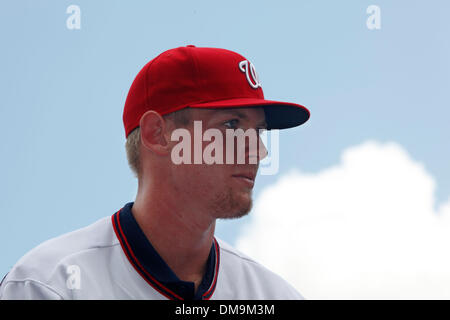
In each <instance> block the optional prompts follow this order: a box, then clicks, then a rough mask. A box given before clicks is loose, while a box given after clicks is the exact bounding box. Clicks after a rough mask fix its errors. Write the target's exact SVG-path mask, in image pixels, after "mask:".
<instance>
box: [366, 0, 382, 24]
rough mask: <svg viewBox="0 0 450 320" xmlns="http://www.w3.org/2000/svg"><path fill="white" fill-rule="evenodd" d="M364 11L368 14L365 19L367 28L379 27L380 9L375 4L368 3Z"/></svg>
mask: <svg viewBox="0 0 450 320" xmlns="http://www.w3.org/2000/svg"><path fill="white" fill-rule="evenodd" d="M366 13H367V14H370V16H369V17H368V18H367V20H366V26H367V29H369V30H380V29H381V9H380V7H379V6H377V5H374V4H372V5H370V6H368V7H367V9H366Z"/></svg>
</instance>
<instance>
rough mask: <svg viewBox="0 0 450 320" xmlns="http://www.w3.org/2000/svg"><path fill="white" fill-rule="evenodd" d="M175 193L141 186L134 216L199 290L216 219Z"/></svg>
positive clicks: (181, 274) (183, 277)
mask: <svg viewBox="0 0 450 320" xmlns="http://www.w3.org/2000/svg"><path fill="white" fill-rule="evenodd" d="M173 193H174V192H173V190H172V192H169V191H165V190H161V186H158V188H152V187H151V186H143V185H141V184H139V190H138V193H137V196H136V201H135V202H134V205H133V208H132V212H133V216H134V217H135V219H136V221H137V223H138V224H139V226H140V228H141V229H142V231H143V232H144V234H145V235H146V237H147V239H148V240H149V241H150V242H151V244H152V245H153V247H154V248H155V249H156V251H157V252H158V253H159V255H160V256H161V257H162V258H163V259H164V261H165V262H166V263H167V265H168V266H169V267H170V268H171V269H172V271H173V272H174V273H175V274H176V275H177V276H178V278H180V279H181V280H183V281H191V282H194V283H195V288H197V287H198V285H199V284H200V282H201V280H202V278H203V275H204V273H205V268H206V261H207V259H208V256H209V252H210V249H211V245H212V243H213V237H214V229H215V219H213V218H209V216H208V214H207V213H205V212H201V210H199V209H198V208H195V207H193V206H189V203H191V202H188V201H184V200H183V199H182V196H181V195H176V194H175V195H174V194H173Z"/></svg>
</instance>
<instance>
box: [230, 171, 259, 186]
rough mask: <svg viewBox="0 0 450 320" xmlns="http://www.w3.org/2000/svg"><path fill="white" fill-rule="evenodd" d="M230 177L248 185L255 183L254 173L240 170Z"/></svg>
mask: <svg viewBox="0 0 450 320" xmlns="http://www.w3.org/2000/svg"><path fill="white" fill-rule="evenodd" d="M232 177H233V178H237V179H239V180H240V181H241V182H242V183H244V184H246V185H247V186H249V187H253V185H254V184H255V177H256V173H253V172H242V173H237V174H233V175H232Z"/></svg>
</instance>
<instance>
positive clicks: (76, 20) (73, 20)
mask: <svg viewBox="0 0 450 320" xmlns="http://www.w3.org/2000/svg"><path fill="white" fill-rule="evenodd" d="M66 13H67V14H70V16H69V17H68V18H67V20H66V27H67V29H69V30H80V29H81V9H80V7H79V6H77V5H75V4H71V5H70V6H68V7H67V9H66Z"/></svg>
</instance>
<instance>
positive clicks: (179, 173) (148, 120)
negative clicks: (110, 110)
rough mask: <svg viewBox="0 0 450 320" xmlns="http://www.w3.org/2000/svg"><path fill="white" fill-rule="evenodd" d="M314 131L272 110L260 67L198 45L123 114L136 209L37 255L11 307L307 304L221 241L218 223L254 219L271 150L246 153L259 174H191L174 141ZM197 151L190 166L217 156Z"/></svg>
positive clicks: (17, 278) (142, 83) (240, 168)
mask: <svg viewBox="0 0 450 320" xmlns="http://www.w3.org/2000/svg"><path fill="white" fill-rule="evenodd" d="M308 119H309V111H308V110H307V109H306V108H305V107H303V106H301V105H298V104H294V103H288V102H279V101H271V100H265V99H264V95H263V90H262V87H261V82H260V80H259V78H258V75H257V73H256V70H255V67H254V65H253V64H252V63H251V62H250V61H249V60H247V59H246V58H245V57H243V56H242V55H240V54H238V53H235V52H233V51H229V50H225V49H220V48H205V47H195V46H193V45H188V46H185V47H178V48H175V49H171V50H168V51H165V52H163V53H161V54H160V55H159V56H157V57H156V58H154V59H153V60H151V61H150V62H148V63H147V64H146V65H145V66H144V67H143V68H142V70H141V71H140V72H139V73H138V75H137V76H136V78H135V80H134V82H133V83H132V85H131V88H130V90H129V93H128V96H127V99H126V102H125V107H124V112H123V122H124V126H125V135H126V138H127V141H126V151H127V157H128V161H129V164H130V167H131V169H132V170H133V171H134V173H135V175H136V177H137V179H138V191H137V195H136V199H135V201H134V202H130V203H127V204H125V205H124V206H123V207H122V208H120V209H118V210H117V212H114V213H110V214H109V215H108V216H106V217H105V218H103V219H101V220H99V221H97V222H95V223H93V224H92V225H89V226H87V227H85V228H82V229H79V230H76V231H73V232H70V233H68V234H64V235H62V236H59V237H57V238H54V239H51V240H48V241H46V242H44V243H42V244H41V245H39V246H38V247H36V248H34V249H33V250H31V251H30V252H28V253H27V254H26V255H25V256H23V257H22V258H21V259H20V260H19V261H18V262H17V263H16V264H15V265H14V267H13V268H12V269H11V270H10V272H9V273H8V274H7V275H6V277H5V278H4V279H3V281H2V283H1V285H0V298H1V299H172V300H207V299H302V296H301V295H300V294H299V293H298V292H297V291H296V290H295V289H294V288H293V287H292V286H291V285H290V284H288V283H287V282H286V281H285V280H283V279H282V278H281V277H279V276H278V275H276V274H274V273H272V272H271V271H269V270H268V269H266V268H265V267H264V266H262V265H260V264H259V263H257V262H255V261H254V260H252V259H251V258H249V257H247V256H246V255H244V254H243V253H241V252H239V251H237V250H235V249H234V248H232V247H231V246H230V245H228V244H226V243H225V242H223V241H221V240H220V239H217V238H216V237H215V236H214V229H215V223H216V220H217V219H220V218H225V219H226V218H237V217H241V216H243V215H245V214H247V213H248V212H249V211H250V209H251V205H252V197H251V194H252V188H253V185H254V182H255V176H256V173H257V170H258V164H259V161H260V160H261V159H262V158H263V157H264V156H265V155H266V154H267V150H265V147H264V146H263V144H262V141H261V140H258V141H259V143H258V144H257V147H256V148H255V147H251V146H248V145H245V146H244V147H243V148H245V149H243V150H239V148H242V146H239V145H238V146H234V150H233V151H236V152H239V151H243V152H244V154H245V157H246V160H249V159H250V158H252V159H254V160H255V159H256V160H255V161H254V162H253V163H251V162H250V161H246V162H245V163H244V164H242V163H213V164H211V163H205V162H204V161H202V162H201V163H195V162H190V161H185V162H184V163H181V164H179V163H175V161H174V152H173V151H174V149H175V148H179V146H180V145H179V144H178V143H179V142H180V139H178V140H177V139H173V137H174V135H175V136H177V134H178V136H179V135H181V134H183V135H184V134H186V135H190V136H191V137H192V136H196V132H195V130H198V129H197V128H196V127H195V124H196V123H197V124H198V123H200V124H201V125H202V126H201V130H202V133H205V132H206V131H207V130H213V131H210V132H213V133H215V134H220V133H225V132H226V130H238V129H242V130H249V129H254V130H259V129H268V130H270V129H284V128H290V127H294V126H298V125H301V124H303V123H304V122H305V121H307V120H308ZM175 133H176V134H175ZM197 133H198V132H197ZM215 137H217V136H215ZM257 138H258V139H260V137H259V136H258V137H257ZM210 140H211V139H210ZM218 141H219V140H217V142H218ZM191 145H193V146H194V147H193V148H194V150H193V151H192V150H191V151H189V150H188V149H184V150H183V151H182V152H180V154H181V156H182V157H185V159H188V160H189V159H190V157H193V156H195V154H198V152H199V151H200V153H201V152H203V151H205V150H206V148H208V143H206V142H205V141H204V140H203V141H201V142H200V144H198V143H197V141H194V142H192V143H187V144H185V146H188V147H189V146H191ZM216 151H217V152H218V151H223V152H224V154H225V153H226V152H229V151H230V150H229V149H227V148H226V147H223V150H219V149H216ZM189 153H190V154H189ZM86 210H89V208H87V209H86ZM273 214H280V213H279V212H274V213H273ZM267 227H268V228H270V226H267ZM287 245H288V244H287Z"/></svg>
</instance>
